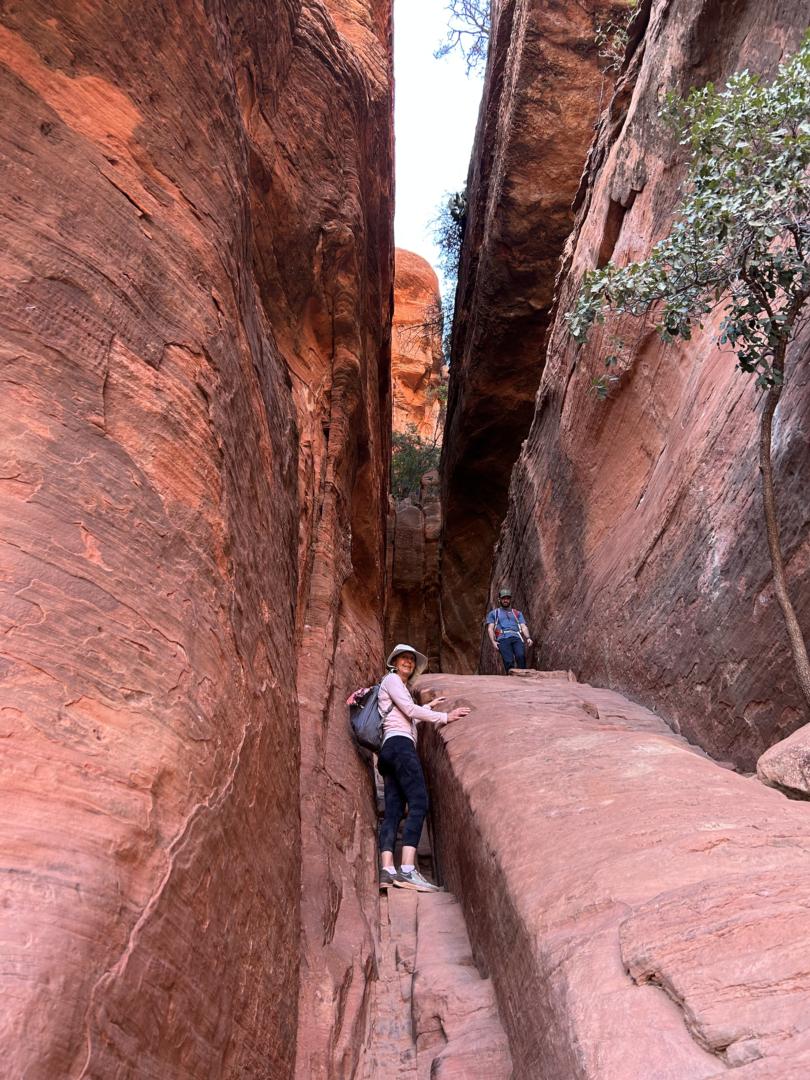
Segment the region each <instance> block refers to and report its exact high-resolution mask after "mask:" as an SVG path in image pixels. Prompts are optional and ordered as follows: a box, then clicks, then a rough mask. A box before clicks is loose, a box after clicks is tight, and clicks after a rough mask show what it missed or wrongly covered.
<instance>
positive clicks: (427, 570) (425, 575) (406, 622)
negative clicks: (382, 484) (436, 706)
mask: <svg viewBox="0 0 810 1080" xmlns="http://www.w3.org/2000/svg"><path fill="white" fill-rule="evenodd" d="M440 531H441V502H440V499H439V475H438V473H437V472H436V471H435V470H433V471H431V472H428V473H425V475H424V476H423V477H422V488H421V498H420V502H419V504H415V503H412V502H411V501H410V500H409V499H405V500H403V501H402V502H400V503H398V504H397V505H396V506H394V507H393V508H392V510H391V512H390V515H389V519H388V559H389V566H390V570H389V575H388V579H389V594H388V606H387V608H386V620H385V623H386V632H385V639H386V642H390V643H392V644H395V643H396V642H398V641H404V642H408V643H409V644H411V645H413V646H415V647H416V648H417V649H421V650H422V651H423V652H424V653H425V655H426V656H427V657H428V659H429V661H430V669H431V671H438V669H439V649H440V644H441V640H440V633H439V534H440ZM389 648H390V646H389Z"/></svg>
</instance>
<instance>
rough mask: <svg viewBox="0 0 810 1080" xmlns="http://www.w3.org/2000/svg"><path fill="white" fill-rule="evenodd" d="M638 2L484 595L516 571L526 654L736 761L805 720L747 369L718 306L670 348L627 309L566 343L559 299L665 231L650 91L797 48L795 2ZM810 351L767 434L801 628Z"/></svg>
mask: <svg viewBox="0 0 810 1080" xmlns="http://www.w3.org/2000/svg"><path fill="white" fill-rule="evenodd" d="M647 8H648V9H649V10H648V11H647V10H646V9H645V11H644V12H643V14H644V15H645V16H647V15H648V19H649V23H648V27H647V30H646V33H645V35H644V37H643V38H642V39H641V41H640V44H639V45H638V47H637V49H636V51H635V53H634V55H633V56H632V58H631V59H630V63H629V66H628V69H627V71H626V72H625V74H624V76H623V78H622V80H621V81H620V83H619V84H618V87H617V92H616V95H615V97H614V98H613V100H612V102H611V105H610V108H609V110H608V112H607V114H606V115H605V117H604V119H603V122H602V124H601V127H600V131H599V135H598V138H597V140H596V143H595V146H594V148H593V153H592V155H591V159H590V168H589V172H588V176H587V180H586V183H585V185H584V187H583V191H582V194H581V201H582V207H581V210H580V213H579V216H578V219H577V225H576V229H575V232H574V233H573V235H572V239H571V242H570V245H569V247H568V249H567V252H566V259H565V264H564V271H563V274H562V277H561V281H560V286H559V296H558V301H557V307H556V315H555V320H554V325H553V327H552V330H551V333H550V338H549V346H548V354H547V360H546V368H545V371H544V374H543V379H542V383H541V386H540V390H539V392H538V397H537V405H536V410H535V416H534V421H533V425H532V429H531V433H530V435H529V438H528V441H527V443H526V446H525V448H524V451H523V453H522V455H521V457H520V460H519V462H518V465H517V467H516V469H515V472H514V474H513V477H512V489H511V497H510V508H509V514H508V518H507V521H506V525H505V528H504V532H503V535H502V538H501V541H500V552H499V556H498V560H497V564H496V569H495V575H494V578H493V581H492V587H493V589H494V588H495V587H496V586H497V584H498V583H499V582H500V581H501V580H502V579H504V578H508V579H509V580H510V581H511V582H512V583H513V585H514V588H515V600H516V602H517V603H518V604H519V605H520V606H521V607H524V608H525V609H526V613H527V615H528V616H529V618H530V625H531V626H532V629H533V630H535V631H536V633H535V637H537V638H539V639H540V641H541V649H540V651H539V654H538V656H537V662H538V666H543V667H568V666H570V667H573V668H574V669H575V670H577V671H578V672H579V673H580V674H581V675H582V676H583V677H584V678H586V679H588V680H589V681H591V682H599V683H603V684H605V685H609V686H611V687H614V688H617V689H623V690H625V691H626V692H627V693H629V694H631V695H632V696H633V697H635V698H637V699H639V700H641V701H643V702H645V703H646V704H648V705H650V706H652V707H654V708H655V709H656V711H658V712H660V714H661V715H663V716H666V717H667V718H668V720H670V721H671V722H672V723H673V725H674V726H675V727H676V728H677V729H679V730H680V731H682V732H683V733H684V734H686V735H687V736H688V737H689V738H690V739H691V740H694V741H696V742H698V743H699V744H700V745H701V746H703V747H704V748H706V749H707V750H709V751H710V752H711V753H712V754H713V755H715V756H719V757H721V758H724V759H731V760H733V761H735V762H736V763H738V764H739V765H741V766H744V767H745V768H749V769H750V768H753V766H754V763H755V761H756V759H757V757H758V755H759V754H760V753H761V752H762V751H763V750H764V749H766V748H767V747H768V746H769V745H770V744H771V743H772V742H774V741H776V740H777V739H780V738H781V737H783V736H784V735H786V734H788V733H789V732H790V731H791V730H792V729H793V728H794V727H795V726H796V725H797V724H799V723H801V722H803V720H804V717H803V716H802V712H801V704H800V696H799V693H798V689H797V686H796V683H795V680H794V675H793V670H792V663H791V660H790V656H789V653H788V647H787V640H786V634H785V630H784V626H783V623H782V618H781V614H780V611H779V607H778V604H777V601H776V599H775V597H774V593H773V588H772V584H771V572H770V564H769V559H768V554H767V547H766V538H765V528H764V522H763V510H762V499H761V493H760V482H759V474H758V469H757V439H758V421H759V411H760V402H759V399H758V396H757V394H756V392H755V389H754V386H753V380H752V379H751V378H750V377H749V376H746V375H743V374H741V373H740V372H739V371H738V370H737V369H736V368H735V363H734V356H733V354H731V353H729V351H728V350H723V351H721V350H719V349H718V348H717V347H716V346H715V344H714V342H715V340H716V336H717V333H718V325H719V321H720V318H721V317H722V312H720V313H718V314H717V316H716V317H714V318H712V319H710V320H708V321H707V323H706V326H705V329H704V330H703V331H696V333H695V335H694V337H693V339H692V341H691V342H688V343H680V344H678V345H673V346H664V345H663V344H662V343H661V342H660V340H659V339H658V337H657V335H656V334H655V333H654V331H653V329H652V327H651V326H646V327H642V326H640V325H639V324H637V323H635V322H634V321H633V320H632V319H626V320H621V321H620V320H609V321H608V323H606V325H605V326H604V327H602V328H597V329H596V330H595V332H594V333H592V335H591V338H590V340H589V342H588V344H587V346H585V347H583V348H581V349H576V348H575V347H574V344H573V342H572V341H571V339H570V337H569V335H568V332H567V328H566V324H565V313H566V311H567V310H568V308H569V307H570V305H571V303H572V301H573V298H574V296H575V293H576V290H577V288H578V286H579V282H580V280H581V278H582V275H583V272H584V271H585V270H586V269H588V268H590V267H593V266H594V265H596V264H599V265H604V263H605V262H606V261H607V260H608V259H612V260H613V261H614V262H616V263H619V264H622V263H626V262H628V261H630V260H633V259H638V258H643V257H644V256H645V255H646V254H647V252H648V251H649V249H650V246H651V244H652V243H653V242H654V241H655V240H657V239H658V238H659V237H661V236H662V235H664V234H665V233H666V232H667V230H668V229H669V227H670V224H671V221H672V214H673V208H674V207H675V204H676V201H677V197H678V183H679V180H680V178H681V176H682V173H683V170H682V152H681V151H680V149H679V147H678V146H677V144H676V141H675V139H674V138H673V136H672V134H671V133H670V132H669V131H668V130H667V129H666V128H665V127H664V126H663V125H662V122H661V121H660V120H659V119H658V116H657V113H658V109H659V103H660V100H661V96H662V94H663V93H664V92H665V91H667V90H677V91H679V92H686V91H688V90H689V89H690V88H691V87H693V86H699V85H702V84H703V83H705V82H707V81H708V80H713V81H715V82H721V81H722V80H723V79H724V78H726V77H727V76H728V75H729V74H731V73H732V72H733V71H735V70H737V69H739V68H742V67H747V68H749V69H751V70H753V71H758V72H762V73H764V74H765V75H767V74H768V73H769V72H772V71H773V70H774V68H775V66H776V65H777V64H778V62H779V61H780V59H782V58H783V57H784V56H786V55H787V54H788V53H789V52H790V51H791V50H792V49H794V48H795V47H796V45H797V44H798V42H799V40H800V38H801V35H802V33H803V31H804V29H805V26H806V22H807V7H806V4H804V3H802V2H799V0H781V2H780V3H777V4H774V5H763V4H760V3H756V2H755V0H745V2H743V0H740V2H737V3H734V4H728V5H718V4H716V3H713V2H708V0H655V2H654V3H652V4H651V5H647ZM615 335H618V336H619V337H623V338H624V339H625V341H627V342H629V343H630V345H629V349H628V350H627V351H626V352H625V353H624V354H623V356H622V359H621V362H620V365H619V368H618V372H617V373H618V376H619V381H618V382H617V383H616V384H615V385H614V388H613V389H612V392H611V394H610V398H609V400H607V401H606V402H600V401H598V400H597V399H596V397H595V395H594V394H593V393H592V390H591V387H592V383H593V380H594V379H595V378H597V377H598V376H600V375H603V374H604V372H605V367H604V363H603V358H604V356H605V355H606V354H607V353H608V352H612V351H615V349H614V346H613V345H612V341H613V339H614V336H615ZM807 346H808V338H807V336H806V335H805V337H804V338H802V339H800V340H797V341H796V342H795V343H794V346H793V347H792V349H791V351H790V353H789V356H788V371H789V373H790V374H789V379H788V384H787V386H786V389H785V392H784V395H783V398H782V402H781V404H780V406H779V410H778V413H777V421H776V424H775V429H774V439H773V457H774V467H775V474H776V487H777V498H778V511H779V523H780V528H781V534H782V545H783V550H784V553H785V556H786V559H787V573H788V581H789V588H790V591H791V593H792V596H793V600H794V602H795V604H796V607H797V613H798V617H799V621H800V623H801V624H802V625H803V626H804V627H808V626H810V504H808V501H807V498H806V496H805V490H806V481H807V476H808V475H809V474H810V449H809V448H810V427H808V423H810V421H809V420H808V417H810V372H808V369H807V365H803V366H800V365H799V364H798V361H799V358H800V357H801V356H802V355H803V352H804V351H805V350H806V348H807ZM493 659H494V658H493ZM484 662H485V664H486V665H489V664H490V663H491V662H492V660H491V659H490V658H489V657H488V655H487V653H486V652H485V653H484ZM485 670H493V669H491V668H487V667H485Z"/></svg>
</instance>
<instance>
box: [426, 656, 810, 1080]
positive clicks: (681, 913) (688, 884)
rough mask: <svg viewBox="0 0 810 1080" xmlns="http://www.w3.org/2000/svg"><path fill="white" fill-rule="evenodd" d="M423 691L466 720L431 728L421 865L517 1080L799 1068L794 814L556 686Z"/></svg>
mask: <svg viewBox="0 0 810 1080" xmlns="http://www.w3.org/2000/svg"><path fill="white" fill-rule="evenodd" d="M536 674H537V675H543V674H545V673H536ZM419 685H420V693H422V695H423V700H425V699H426V698H430V697H433V696H435V695H437V694H442V695H444V696H446V697H447V699H448V704H449V705H451V706H456V705H468V706H471V707H472V711H471V713H470V714H469V716H467V717H466V718H465V719H464V720H460V721H458V722H457V723H454V724H451V725H449V726H448V727H447V728H444V729H443V728H439V729H434V728H428V729H427V730H426V731H425V734H424V739H423V757H424V760H425V763H426V771H427V773H428V778H429V781H430V785H431V790H432V791H434V792H441V798H440V799H435V798H434V800H433V839H434V856H435V857H436V858H437V860H438V865H439V868H440V872H441V874H442V878H443V880H444V882H445V883H446V884H447V885H448V886H449V888H450V889H451V890H452V892H453V893H454V894H455V895H456V896H457V897H458V899H459V901H460V903H461V906H462V908H463V910H464V915H465V918H466V921H467V928H468V932H469V934H470V938H471V943H472V949H473V955H474V957H475V960H476V965H477V967H478V969H479V971H480V972H481V973H482V974H484V975H489V976H490V977H491V978H492V983H493V985H494V987H495V994H496V997H497V1000H498V1009H499V1013H500V1017H501V1021H502V1023H503V1025H504V1027H505V1028H506V1031H507V1034H508V1036H509V1044H510V1050H511V1054H512V1062H513V1065H514V1076H515V1080H537V1077H541V1076H542V1077H554V1078H555V1080H556V1078H559V1080H569V1078H570V1077H577V1078H580V1080H652V1078H654V1080H701V1078H704V1080H720V1078H721V1077H727V1076H734V1077H735V1080H736V1078H737V1077H739V1078H740V1080H777V1078H778V1080H804V1078H805V1077H806V1076H808V1075H810V974H808V973H810V915H808V909H807V903H806V892H807V886H808V884H809V883H810V844H809V843H808V837H807V807H806V805H805V804H803V803H797V802H791V801H790V800H788V799H785V798H784V796H782V795H781V794H779V793H778V792H776V791H773V790H772V789H769V788H767V787H765V786H764V785H762V784H760V783H759V782H758V781H757V780H756V779H755V778H753V777H743V776H740V775H738V774H737V773H735V772H734V771H733V770H731V769H725V768H722V767H721V766H720V765H718V764H717V763H715V762H714V761H712V760H711V759H710V758H709V757H708V756H707V755H706V754H704V753H703V752H701V751H700V750H697V749H696V748H695V747H692V746H690V745H689V744H688V743H687V742H686V741H685V740H684V739H683V738H681V737H679V736H677V735H675V734H674V733H673V732H672V731H671V730H670V729H669V728H668V727H667V725H666V724H665V723H664V722H663V721H662V720H660V719H659V718H658V717H657V716H655V715H653V714H652V713H650V712H649V711H648V710H647V709H644V708H643V707H641V706H639V705H635V704H633V703H632V702H630V701H628V700H627V699H626V698H623V697H621V695H619V694H616V693H613V692H611V691H608V690H600V689H597V688H594V687H591V686H587V685H584V684H581V685H578V684H576V683H572V682H570V681H569V680H568V679H567V677H565V676H564V673H563V678H561V679H559V680H554V679H549V678H542V677H539V678H532V677H531V676H528V677H523V678H505V677H495V676H490V677H479V678H471V677H466V678H465V677H459V676H451V675H438V676H433V675H431V676H425V677H423V678H422V679H421V680H420V684H419ZM426 727H427V726H426Z"/></svg>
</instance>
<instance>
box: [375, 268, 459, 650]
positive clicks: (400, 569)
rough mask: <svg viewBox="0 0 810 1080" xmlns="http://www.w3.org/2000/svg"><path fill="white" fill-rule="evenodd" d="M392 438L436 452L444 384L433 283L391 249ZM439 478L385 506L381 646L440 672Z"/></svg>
mask: <svg viewBox="0 0 810 1080" xmlns="http://www.w3.org/2000/svg"><path fill="white" fill-rule="evenodd" d="M391 384H392V391H393V430H394V432H395V433H396V432H402V433H405V432H411V431H415V433H416V434H417V435H418V436H419V437H420V438H421V439H423V440H424V441H425V442H428V443H434V444H436V445H441V439H442V424H443V421H444V399H443V395H442V393H441V388H442V387H443V386H444V385H445V371H444V369H443V367H442V324H441V299H440V295H439V282H438V279H437V277H436V273H435V271H434V270H433V267H432V266H431V265H430V263H428V262H427V261H426V260H425V259H423V258H421V256H419V255H415V254H414V253H413V252H411V251H404V250H403V249H402V248H397V250H396V256H395V279H394V323H393V332H392V342H391ZM440 531H441V504H440V498H439V476H438V473H437V472H436V470H435V469H431V470H430V471H429V472H427V473H425V475H424V476H423V477H422V482H421V485H420V490H419V493H418V495H417V496H415V497H413V498H407V499H403V500H399V501H395V500H394V499H392V501H391V509H390V512H389V520H388V547H387V558H388V571H387V581H388V594H387V608H386V620H385V626H386V629H385V638H386V641H387V642H391V643H394V642H397V641H407V642H410V643H411V644H413V645H415V646H416V647H417V648H419V649H421V650H422V651H423V652H424V653H425V654H426V655H427V656H428V658H429V660H430V667H431V670H433V671H436V670H438V666H439V645H440V640H439V534H440Z"/></svg>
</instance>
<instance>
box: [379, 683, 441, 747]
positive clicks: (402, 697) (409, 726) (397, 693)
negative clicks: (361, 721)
mask: <svg viewBox="0 0 810 1080" xmlns="http://www.w3.org/2000/svg"><path fill="white" fill-rule="evenodd" d="M377 705H378V708H379V710H380V715H381V716H382V717H383V742H385V740H386V739H390V738H391V736H392V735H405V736H406V737H407V738H409V739H413V741H414V742H416V722H417V721H418V720H431V721H432V722H433V723H434V724H436V723H442V724H443V723H446V722H447V713H446V712H436V711H435V710H434V709H428V708H426V707H425V706H424V705H417V704H416V702H415V701H414V700H413V698H412V697H411V692H410V690H409V689H408V687H407V686H406V685H405V683H404V682H403V681H402V679H400V677H399V675H397V674H396V673H395V672H393V671H392V672H390V673H389V674H388V675H386V676H385V678H384V679H383V681H382V682H381V683H380V694H379V697H378V698H377ZM392 705H393V708H392V709H391V711H390V712H389V713H388V715H387V716H386V711H387V710H388V709H389V708H390V707H391V706H392Z"/></svg>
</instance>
